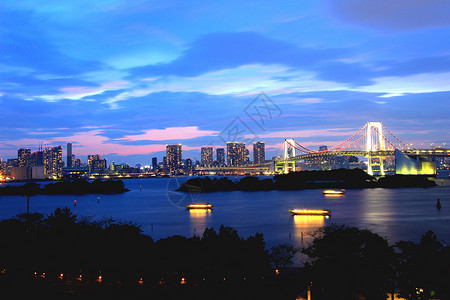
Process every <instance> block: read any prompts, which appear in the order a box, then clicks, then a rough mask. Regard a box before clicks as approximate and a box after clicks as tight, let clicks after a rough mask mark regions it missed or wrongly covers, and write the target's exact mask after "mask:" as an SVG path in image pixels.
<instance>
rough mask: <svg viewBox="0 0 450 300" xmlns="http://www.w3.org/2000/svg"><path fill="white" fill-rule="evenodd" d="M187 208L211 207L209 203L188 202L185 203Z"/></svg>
mask: <svg viewBox="0 0 450 300" xmlns="http://www.w3.org/2000/svg"><path fill="white" fill-rule="evenodd" d="M186 208H187V209H212V205H211V204H189V205H186Z"/></svg>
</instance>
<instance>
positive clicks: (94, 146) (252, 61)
mask: <svg viewBox="0 0 450 300" xmlns="http://www.w3.org/2000/svg"><path fill="white" fill-rule="evenodd" d="M449 13H450V4H449V3H447V2H445V1H435V2H433V3H429V2H427V1H421V0H415V1H404V0H401V1H398V2H396V3H392V2H391V1H387V0H381V1H380V0H378V1H372V0H371V1H363V2H360V1H355V0H343V1H336V0H324V1H302V2H301V3H293V2H287V1H286V2H284V1H283V2H276V3H274V2H269V1H264V2H258V3H251V2H249V3H241V2H237V1H231V2H230V1H226V2H221V1H219V2H215V3H207V4H205V3H201V2H189V4H183V3H167V2H163V1H152V2H150V1H146V0H143V1H138V2H133V3H130V2H129V1H128V2H127V1H122V0H115V1H77V2H76V3H54V2H51V3H50V2H47V1H28V2H20V3H19V2H17V1H4V2H3V3H2V7H1V8H0V14H1V18H0V48H1V52H2V55H1V56H0V63H1V64H2V70H1V71H0V79H1V80H0V117H1V119H2V122H1V123H0V158H3V160H6V159H8V158H17V149H18V148H29V149H32V151H35V150H36V149H38V147H39V145H41V143H47V144H48V145H51V146H54V147H57V146H62V147H63V148H64V150H65V145H66V144H67V143H68V142H69V143H72V146H73V154H74V155H75V156H76V158H80V157H83V160H84V159H85V157H87V155H89V154H101V155H102V157H104V158H106V159H107V160H108V162H113V161H115V162H116V163H120V162H127V163H130V164H131V165H134V164H136V163H143V164H150V163H151V159H152V157H155V156H156V157H158V158H159V159H158V160H161V159H162V157H163V156H165V152H166V145H167V144H176V143H181V144H183V157H190V158H192V159H193V160H194V161H195V160H199V161H200V160H201V155H200V153H201V148H202V147H208V146H211V147H215V148H217V147H226V142H234V140H231V139H230V138H229V136H228V137H224V134H223V133H224V132H225V131H227V130H229V129H230V125H231V124H233V122H234V121H235V120H239V121H241V122H242V124H244V125H245V126H246V128H248V129H249V131H248V132H249V133H248V134H247V135H245V138H247V139H249V140H248V141H247V142H246V146H247V149H251V148H250V147H251V144H252V142H253V141H258V140H261V141H265V153H266V158H267V159H269V158H271V157H272V156H276V155H277V154H278V153H279V150H280V149H281V145H282V143H283V140H284V139H285V138H294V139H295V140H298V141H300V142H301V143H302V144H303V145H306V146H309V147H311V148H314V149H318V147H319V146H321V145H327V146H328V147H332V146H334V145H336V144H338V143H339V142H341V141H343V140H345V139H346V138H348V137H349V136H350V135H351V134H352V133H353V132H354V131H355V130H357V129H359V128H361V127H362V126H363V125H364V124H365V123H366V122H367V121H380V122H383V124H384V125H386V127H388V128H389V129H391V130H392V131H393V132H394V133H395V134H396V135H397V136H399V137H400V138H401V139H402V140H403V141H405V142H406V143H407V144H412V146H413V147H417V148H420V147H423V148H429V147H430V145H434V146H445V145H446V144H447V145H448V143H449V142H450V122H449V120H450V118H449V113H448V112H449V111H450V102H449V101H448V98H449V96H450V85H449V84H448V78H449V77H450V63H449V62H450V54H449V53H450V34H449V33H450V21H449V19H448V17H447V16H448V14H449ZM261 92H264V93H265V95H266V96H267V97H268V99H270V101H271V103H272V104H274V105H276V107H277V109H278V111H277V114H276V115H274V116H273V118H269V119H266V120H265V122H264V123H263V124H261V123H258V120H257V119H255V118H253V117H252V114H251V113H248V112H249V110H248V108H249V107H250V108H251V106H252V105H255V103H256V102H255V99H257V98H258V97H259V95H260V93H261ZM265 113H267V112H265ZM253 139H255V140H253ZM237 142H244V141H243V140H237ZM214 151H215V150H214ZM65 157H66V156H64V158H65Z"/></svg>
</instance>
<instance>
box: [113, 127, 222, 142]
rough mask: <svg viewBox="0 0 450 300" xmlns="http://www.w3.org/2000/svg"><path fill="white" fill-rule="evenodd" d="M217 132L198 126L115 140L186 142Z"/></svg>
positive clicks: (152, 130) (163, 130) (167, 129)
mask: <svg viewBox="0 0 450 300" xmlns="http://www.w3.org/2000/svg"><path fill="white" fill-rule="evenodd" d="M217 134H219V132H218V131H213V130H200V129H199V128H198V126H187V127H169V128H165V129H149V130H144V133H143V134H135V135H126V136H124V137H123V138H119V139H117V140H119V141H120V140H126V141H146V140H147V141H168V140H188V139H194V138H198V137H205V136H215V135H217Z"/></svg>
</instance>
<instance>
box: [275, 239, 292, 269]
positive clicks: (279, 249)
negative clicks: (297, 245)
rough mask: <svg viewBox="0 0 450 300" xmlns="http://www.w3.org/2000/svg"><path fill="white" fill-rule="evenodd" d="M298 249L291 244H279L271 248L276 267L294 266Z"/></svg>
mask: <svg viewBox="0 0 450 300" xmlns="http://www.w3.org/2000/svg"><path fill="white" fill-rule="evenodd" d="M296 252H297V250H295V249H294V246H292V245H290V244H279V245H276V246H273V247H272V248H271V249H270V259H271V261H272V263H273V264H274V266H275V267H276V268H281V267H283V268H285V267H287V266H292V264H293V262H292V258H294V255H295V253H296Z"/></svg>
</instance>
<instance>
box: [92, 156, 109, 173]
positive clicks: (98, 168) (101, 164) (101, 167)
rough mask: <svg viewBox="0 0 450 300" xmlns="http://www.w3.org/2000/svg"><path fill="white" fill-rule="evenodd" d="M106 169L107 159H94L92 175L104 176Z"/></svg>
mask: <svg viewBox="0 0 450 300" xmlns="http://www.w3.org/2000/svg"><path fill="white" fill-rule="evenodd" d="M106 167H107V164H106V159H93V160H92V161H91V168H90V169H89V171H90V172H91V174H103V173H105V170H106Z"/></svg>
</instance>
